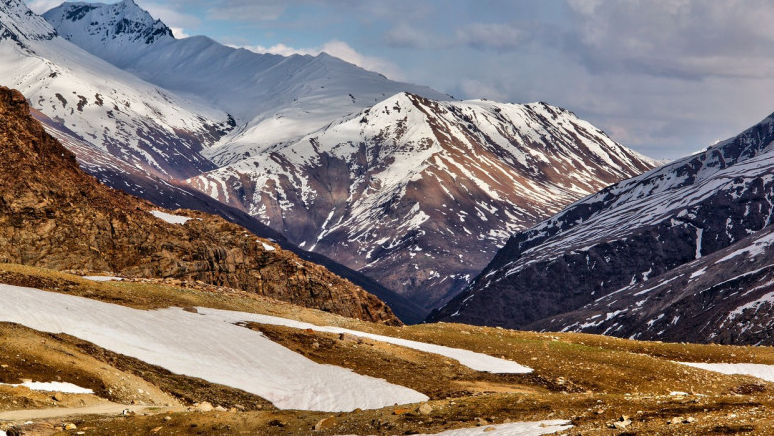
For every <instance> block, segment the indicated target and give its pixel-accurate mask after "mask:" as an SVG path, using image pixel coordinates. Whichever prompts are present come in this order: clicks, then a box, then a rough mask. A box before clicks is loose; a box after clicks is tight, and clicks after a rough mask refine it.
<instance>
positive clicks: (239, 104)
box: [44, 0, 446, 164]
mask: <svg viewBox="0 0 774 436" xmlns="http://www.w3.org/2000/svg"><path fill="white" fill-rule="evenodd" d="M44 16H45V18H46V19H47V20H48V21H49V22H50V23H52V24H53V25H54V27H55V28H56V29H57V30H58V31H59V33H60V35H62V36H63V37H64V38H66V39H68V40H70V41H71V42H73V43H75V44H77V45H79V46H80V47H82V48H83V49H85V50H87V51H89V52H90V53H92V54H94V55H96V56H99V57H101V58H103V59H105V60H107V61H109V62H111V63H113V64H114V65H116V66H118V67H120V68H122V69H125V70H127V71H130V72H132V73H133V74H136V75H137V76H139V77H141V78H143V79H145V80H147V81H149V82H151V83H154V84H156V85H158V86H161V87H164V88H165V89H169V90H172V91H174V92H177V93H180V94H183V95H187V96H189V97H191V98H197V99H199V100H200V101H204V102H206V103H207V104H210V105H214V106H215V107H218V108H220V109H222V110H224V111H226V112H228V113H230V114H232V115H233V116H234V117H235V118H236V119H237V121H238V122H239V126H240V128H239V129H238V130H237V131H236V132H235V133H234V134H233V135H231V136H230V137H229V138H227V139H225V140H223V141H222V142H221V144H222V146H221V147H218V148H213V149H212V150H210V151H209V152H208V153H209V155H210V156H211V157H212V159H213V160H215V161H216V162H217V163H218V164H226V163H229V162H233V161H234V160H238V159H241V158H243V157H245V156H249V155H251V154H254V153H256V151H257V150H260V149H261V148H263V147H266V146H270V145H274V144H276V143H278V142H282V141H289V140H293V139H298V138H300V137H301V136H303V135H305V134H307V133H309V132H312V131H314V130H317V129H319V128H320V127H323V126H324V125H326V124H327V123H329V122H330V121H331V120H333V119H335V118H337V117H340V116H343V115H346V114H349V113H353V112H357V111H359V110H361V109H363V108H365V107H368V106H370V105H373V104H374V103H377V102H378V101H381V100H383V99H384V98H386V97H389V96H390V95H393V94H395V93H397V92H400V91H409V92H413V93H417V94H420V95H424V96H426V97H431V98H446V96H444V95H442V94H441V93H439V92H437V91H434V90H432V89H430V88H427V87H422V86H416V85H411V84H406V83H399V82H394V81H391V80H388V79H387V78H386V77H384V76H382V75H381V74H378V73H375V72H370V71H366V70H363V69H362V68H359V67H357V66H355V65H352V64H350V63H347V62H344V61H342V60H341V59H338V58H335V57H332V56H329V55H327V54H325V53H323V54H320V55H319V56H300V55H294V56H289V57H285V56H278V55H271V54H258V53H254V52H251V51H249V50H245V49H235V48H232V47H227V46H224V45H222V44H220V43H218V42H216V41H213V40H212V39H210V38H207V37H204V36H194V37H190V38H184V39H175V38H174V37H172V35H171V32H170V31H169V29H168V28H167V27H166V26H165V25H164V24H163V23H161V22H160V21H157V20H154V19H153V18H152V17H151V16H150V15H149V14H148V13H147V12H146V11H144V10H142V9H141V8H139V7H138V6H137V4H135V3H134V2H133V1H132V0H123V1H121V2H119V3H115V4H110V5H105V4H100V3H65V4H63V5H62V6H60V7H57V8H54V9H52V10H51V11H49V12H47V13H46V14H45V15H44Z"/></svg>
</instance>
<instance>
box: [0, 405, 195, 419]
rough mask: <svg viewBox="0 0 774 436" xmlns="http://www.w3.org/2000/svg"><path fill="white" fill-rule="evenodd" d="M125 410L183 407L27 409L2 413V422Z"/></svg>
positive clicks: (154, 410) (116, 413) (180, 408)
mask: <svg viewBox="0 0 774 436" xmlns="http://www.w3.org/2000/svg"><path fill="white" fill-rule="evenodd" d="M124 410H129V411H130V412H135V413H141V412H150V413H165V412H172V411H183V410H185V409H184V408H182V407H160V406H139V405H126V404H118V403H112V402H106V403H102V404H96V405H93V406H85V407H53V408H50V409H25V410H9V411H5V412H0V421H35V420H39V419H51V418H65V417H69V416H83V415H119V414H121V412H123V411H124Z"/></svg>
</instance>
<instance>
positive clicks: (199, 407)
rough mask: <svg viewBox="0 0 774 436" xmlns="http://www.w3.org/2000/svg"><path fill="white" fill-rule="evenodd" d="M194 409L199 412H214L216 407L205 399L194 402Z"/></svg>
mask: <svg viewBox="0 0 774 436" xmlns="http://www.w3.org/2000/svg"><path fill="white" fill-rule="evenodd" d="M194 409H195V410H196V411H197V412H212V409H214V407H212V404H210V403H209V402H208V401H203V402H201V403H196V404H194Z"/></svg>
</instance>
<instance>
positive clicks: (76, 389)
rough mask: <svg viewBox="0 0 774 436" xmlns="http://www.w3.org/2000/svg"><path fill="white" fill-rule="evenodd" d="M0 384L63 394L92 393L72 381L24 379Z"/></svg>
mask: <svg viewBox="0 0 774 436" xmlns="http://www.w3.org/2000/svg"><path fill="white" fill-rule="evenodd" d="M0 385H2V386H12V387H19V386H23V387H25V388H27V389H29V390H31V391H41V392H62V393H64V394H93V393H94V391H92V390H91V389H86V388H82V387H80V386H78V385H74V384H72V383H63V382H35V381H25V382H23V383H19V384H8V383H0Z"/></svg>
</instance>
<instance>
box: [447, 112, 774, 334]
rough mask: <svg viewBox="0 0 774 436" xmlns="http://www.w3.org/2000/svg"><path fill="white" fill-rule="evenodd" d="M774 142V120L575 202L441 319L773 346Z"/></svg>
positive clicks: (520, 238)
mask: <svg viewBox="0 0 774 436" xmlns="http://www.w3.org/2000/svg"><path fill="white" fill-rule="evenodd" d="M772 141H774V116H770V117H768V118H766V119H765V120H763V121H762V122H760V123H758V124H756V125H755V126H753V127H751V128H750V129H748V130H746V131H744V132H742V133H741V134H740V135H738V136H736V137H734V138H731V139H729V140H727V141H723V142H721V143H718V144H716V145H714V146H712V147H710V148H708V149H707V150H705V151H704V152H702V153H698V154H695V155H693V156H689V157H686V158H684V159H681V160H678V161H676V162H674V163H671V164H669V165H666V166H664V167H661V168H659V169H657V170H654V171H651V172H649V173H646V174H644V175H642V176H639V177H636V178H633V179H630V180H627V181H624V182H621V183H618V184H616V185H613V186H611V187H610V188H607V189H605V190H603V191H601V192H600V193H598V194H596V195H593V196H590V197H588V198H586V199H584V200H582V201H580V202H578V203H575V204H574V205H572V206H570V207H569V208H567V209H565V210H564V211H563V212H562V213H560V214H558V215H556V216H554V217H553V218H551V219H549V220H546V221H544V222H543V223H541V224H539V225H538V226H535V227H533V228H532V229H529V230H527V231H524V232H521V233H518V234H517V235H515V236H514V237H513V238H511V239H510V240H509V241H508V244H507V245H506V246H505V247H504V248H503V249H502V250H501V251H500V252H499V253H498V255H497V256H496V257H495V259H494V260H493V261H492V262H491V263H490V265H489V266H488V267H487V268H486V269H485V270H484V271H483V272H482V273H481V274H480V275H479V276H478V278H477V279H476V280H475V281H474V283H473V284H472V285H471V286H470V287H469V288H468V289H467V290H466V291H465V292H464V293H463V294H461V295H460V296H459V297H458V298H456V299H455V300H454V301H452V302H451V303H450V304H449V305H447V306H446V307H445V308H443V309H442V310H441V311H439V312H437V313H435V314H433V315H432V319H436V320H437V319H445V320H454V321H457V322H468V323H476V324H490V325H492V324H494V325H502V326H508V327H520V328H534V329H550V330H574V331H585V332H597V333H605V334H613V335H620V336H626V337H629V336H633V337H636V338H641V339H663V340H692V341H701V342H706V341H712V342H725V343H730V342H733V343H759V342H761V341H763V342H764V343H771V342H770V341H771V339H770V331H771V326H770V325H771V324H772V321H771V320H772V318H774V317H773V316H772V315H773V314H772V311H771V308H772V307H771V303H770V301H769V300H767V298H769V297H771V296H770V294H771V292H772V291H774V285H773V283H774V282H772V281H771V280H769V278H768V274H769V272H768V271H769V270H768V267H770V266H771V265H770V262H767V261H766V259H767V258H769V259H770V256H768V257H767V253H770V248H769V247H770V245H771V241H772V239H771V238H769V237H768V236H767V235H768V232H769V231H770V224H771V222H772V217H773V216H774V207H773V205H774V153H773V152H772V150H771V147H770V144H771V143H772ZM740 250H741V251H740ZM745 250H746V251H745ZM734 253H737V254H735V255H734ZM739 253H746V254H744V255H740V254H739ZM729 256H730V257H729ZM767 296H768V297H767ZM772 300H774V298H772Z"/></svg>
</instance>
